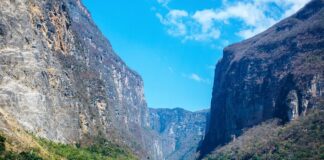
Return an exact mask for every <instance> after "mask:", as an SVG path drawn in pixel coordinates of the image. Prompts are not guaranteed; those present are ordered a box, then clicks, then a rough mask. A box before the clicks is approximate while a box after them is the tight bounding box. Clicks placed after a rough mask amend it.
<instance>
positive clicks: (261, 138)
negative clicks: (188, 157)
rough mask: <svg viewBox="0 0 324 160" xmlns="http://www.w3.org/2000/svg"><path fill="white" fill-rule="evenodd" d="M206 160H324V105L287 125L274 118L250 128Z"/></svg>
mask: <svg viewBox="0 0 324 160" xmlns="http://www.w3.org/2000/svg"><path fill="white" fill-rule="evenodd" d="M206 159H208V160H225V159H240V160H241V159H242V160H247V159H253V160H258V159H272V160H277V159H291V160H295V159H296V160H297V159H324V110H323V107H321V108H317V109H315V110H313V111H311V112H310V113H309V114H308V115H307V116H305V117H301V118H299V119H298V120H295V121H293V122H291V123H289V124H287V125H285V126H278V125H277V121H276V120H272V121H269V122H266V123H264V124H261V125H259V126H256V127H254V128H251V129H249V130H248V131H246V132H245V133H244V134H243V135H242V136H241V137H239V138H237V139H236V140H234V141H232V142H231V143H229V144H228V145H226V146H224V147H221V148H219V149H217V150H216V151H215V152H214V153H213V154H211V155H209V156H208V157H207V158H206Z"/></svg>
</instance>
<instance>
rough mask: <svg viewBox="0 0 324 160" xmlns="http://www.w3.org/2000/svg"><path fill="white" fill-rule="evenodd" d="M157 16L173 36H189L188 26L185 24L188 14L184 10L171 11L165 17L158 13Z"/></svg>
mask: <svg viewBox="0 0 324 160" xmlns="http://www.w3.org/2000/svg"><path fill="white" fill-rule="evenodd" d="M156 16H157V17H158V18H159V20H160V22H161V23H162V24H164V25H165V26H167V32H168V33H169V34H170V35H172V36H175V37H177V36H184V35H186V34H187V26H186V25H185V24H184V18H186V17H187V16H188V13H187V12H186V11H184V10H171V11H170V12H169V13H168V14H167V15H166V16H165V17H163V16H162V15H161V14H159V13H157V14H156Z"/></svg>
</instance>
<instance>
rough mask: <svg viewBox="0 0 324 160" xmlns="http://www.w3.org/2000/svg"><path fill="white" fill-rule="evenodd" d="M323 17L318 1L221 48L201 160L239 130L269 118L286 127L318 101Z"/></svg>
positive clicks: (323, 79)
mask: <svg viewBox="0 0 324 160" xmlns="http://www.w3.org/2000/svg"><path fill="white" fill-rule="evenodd" d="M323 17H324V1H323V0H313V1H311V2H310V3H309V4H308V5H306V6H305V8H303V9H301V10H300V11H299V12H298V13H296V14H295V15H293V16H291V17H289V18H287V19H285V20H283V21H281V22H280V23H278V24H276V25H274V26H273V27H271V28H270V29H268V30H267V31H265V32H263V33H261V34H259V35H257V36H255V37H253V38H251V39H248V40H245V41H243V42H241V43H238V44H234V45H231V46H229V47H227V48H225V49H224V55H223V58H222V60H220V61H219V63H218V64H217V67H216V70H215V81H214V88H213V98H212V103H211V118H210V124H209V128H208V129H207V130H208V132H207V133H206V136H205V139H204V141H203V143H202V145H201V147H200V153H201V157H202V156H204V155H206V154H208V153H209V152H210V151H212V150H213V149H215V148H216V147H219V146H222V145H224V144H225V143H227V142H229V141H230V140H231V137H235V136H238V135H240V134H241V133H242V129H244V128H249V127H252V126H254V125H257V124H260V123H261V122H263V121H265V120H268V119H272V118H280V119H281V120H282V121H283V122H284V123H285V122H289V121H291V120H293V119H296V118H297V117H298V116H302V115H304V114H305V113H307V111H308V110H309V108H312V107H317V106H318V104H319V102H320V101H323V100H324V99H323V97H324V94H323V93H324V92H323V90H324V18H323Z"/></svg>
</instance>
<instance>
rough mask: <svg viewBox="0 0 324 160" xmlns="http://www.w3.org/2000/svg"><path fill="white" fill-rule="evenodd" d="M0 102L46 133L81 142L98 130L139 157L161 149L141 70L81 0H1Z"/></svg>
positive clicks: (30, 127) (35, 130) (26, 123)
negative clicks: (151, 123) (120, 50)
mask: <svg viewBox="0 0 324 160" xmlns="http://www.w3.org/2000/svg"><path fill="white" fill-rule="evenodd" d="M0 108H1V112H6V113H7V114H9V115H11V116H12V117H14V118H15V119H16V120H17V121H18V122H19V124H20V125H22V126H23V127H24V128H25V129H26V130H28V131H31V132H33V133H35V134H36V135H38V136H41V137H45V138H48V139H51V140H55V141H60V142H64V143H81V144H83V143H84V144H87V143H91V139H92V138H94V137H97V136H103V137H105V138H107V139H109V140H111V141H114V142H117V143H120V144H125V145H128V146H130V147H131V148H133V150H134V151H135V152H136V153H137V154H138V155H141V156H142V157H145V158H146V157H147V156H150V158H153V159H160V157H161V156H162V155H159V154H157V153H159V150H158V148H157V147H154V146H157V145H154V143H158V142H155V141H154V138H153V134H152V133H151V132H150V131H148V130H147V129H146V128H148V127H149V114H148V109H147V106H146V102H145V98H144V91H143V81H142V79H141V77H140V76H139V75H138V74H137V73H135V72H134V71H132V70H130V69H129V68H128V67H127V66H126V65H125V63H124V62H123V61H122V60H121V59H120V58H119V57H118V56H117V55H116V54H115V53H114V51H113V49H112V47H111V45H110V43H109V41H108V40H107V39H106V38H104V36H103V35H102V33H101V32H100V31H99V30H98V28H97V27H96V25H95V24H94V23H93V21H92V19H91V17H90V14H89V13H88V11H87V10H86V9H85V8H84V6H83V5H82V3H81V1H80V0H42V1H39V0H1V2H0ZM1 127H2V128H4V130H5V127H6V126H1ZM144 142H145V143H144Z"/></svg>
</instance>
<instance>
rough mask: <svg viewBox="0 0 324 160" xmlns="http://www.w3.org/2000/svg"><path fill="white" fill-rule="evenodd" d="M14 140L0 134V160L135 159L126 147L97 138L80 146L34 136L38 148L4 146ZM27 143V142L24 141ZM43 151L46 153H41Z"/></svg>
mask: <svg viewBox="0 0 324 160" xmlns="http://www.w3.org/2000/svg"><path fill="white" fill-rule="evenodd" d="M12 142H14V141H12V140H7V138H6V137H5V135H3V134H1V135H0V160H47V159H48V160H56V159H57V160H62V159H64V160H135V159H137V158H136V157H135V156H134V155H133V154H132V153H131V152H130V151H129V150H128V149H124V148H123V147H122V146H118V145H115V144H112V143H110V142H108V141H107V140H105V139H98V140H97V141H96V142H95V143H94V144H93V145H91V146H89V147H80V146H73V145H66V144H61V143H55V142H52V141H49V140H46V139H42V138H34V141H33V143H37V145H38V146H39V148H28V149H23V150H24V151H20V152H19V151H13V150H11V149H10V148H12V147H6V146H12V145H15V144H10V143H12ZM26 143H27V142H26ZM19 149H20V148H19ZM42 152H43V153H44V152H45V153H46V154H43V153H42Z"/></svg>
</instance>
